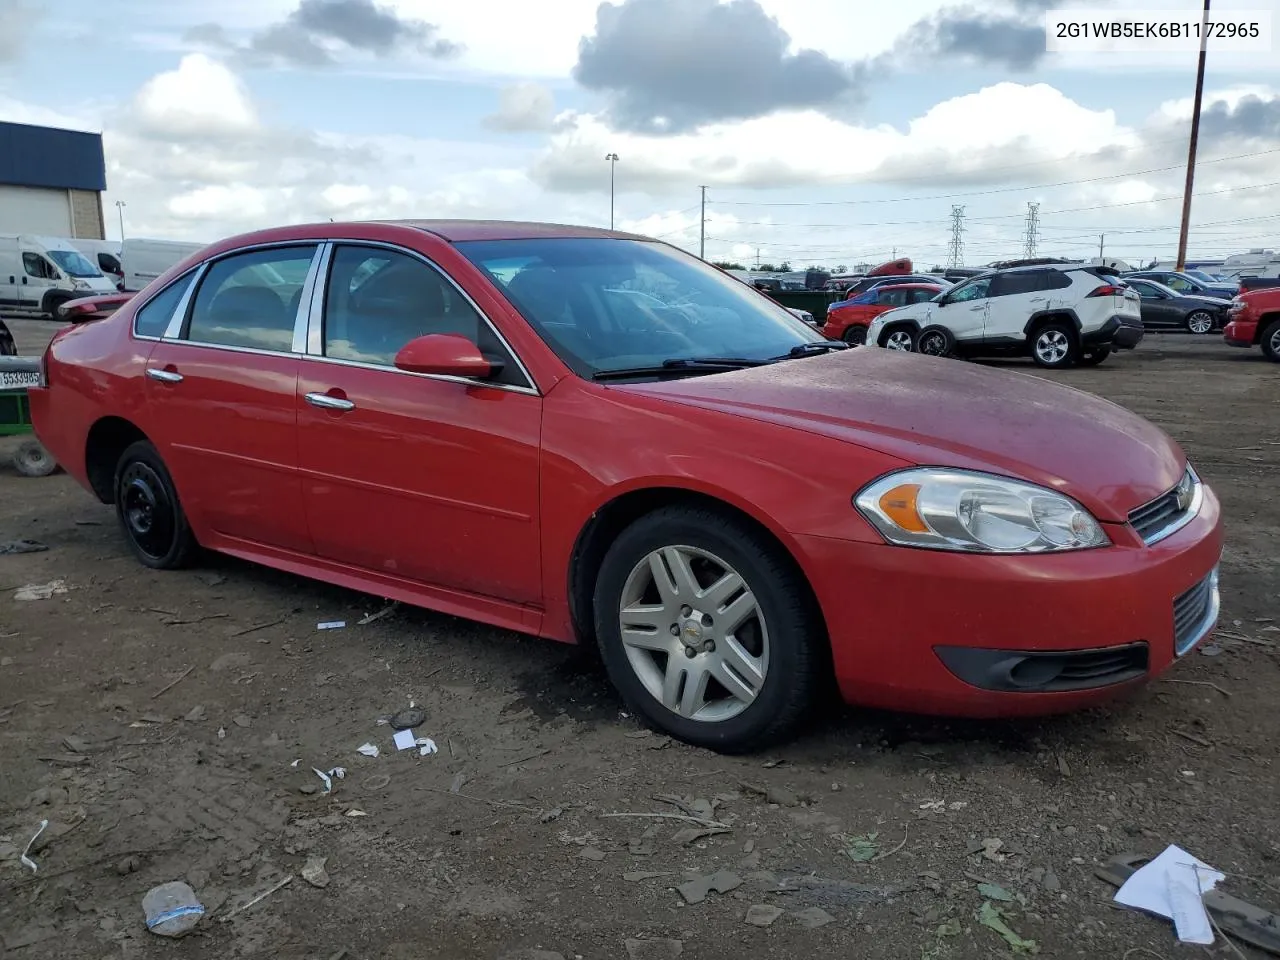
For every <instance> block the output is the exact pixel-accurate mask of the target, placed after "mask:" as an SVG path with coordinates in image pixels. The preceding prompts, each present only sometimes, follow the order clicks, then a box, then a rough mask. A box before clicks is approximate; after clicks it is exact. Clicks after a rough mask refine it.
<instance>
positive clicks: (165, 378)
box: [147, 368, 182, 383]
mask: <svg viewBox="0 0 1280 960" xmlns="http://www.w3.org/2000/svg"><path fill="white" fill-rule="evenodd" d="M147 376H148V377H150V378H151V379H152V380H159V381H160V382H161V383H181V382H182V374H180V373H178V372H177V371H176V370H156V369H155V368H150V369H148V370H147Z"/></svg>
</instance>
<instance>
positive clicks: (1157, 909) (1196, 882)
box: [1116, 845, 1226, 944]
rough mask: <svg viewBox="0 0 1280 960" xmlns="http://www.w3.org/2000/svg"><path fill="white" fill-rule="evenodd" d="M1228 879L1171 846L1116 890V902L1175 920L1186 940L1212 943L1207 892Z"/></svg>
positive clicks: (1175, 927) (1188, 941) (1182, 936)
mask: <svg viewBox="0 0 1280 960" xmlns="http://www.w3.org/2000/svg"><path fill="white" fill-rule="evenodd" d="M1225 879H1226V876H1225V875H1224V874H1223V873H1221V872H1220V871H1218V870H1215V869H1213V867H1211V866H1209V865H1208V864H1207V863H1205V862H1204V861H1203V860H1199V859H1197V858H1196V857H1193V856H1192V855H1191V854H1189V853H1187V851H1185V850H1183V849H1182V848H1181V847H1177V846H1173V845H1170V846H1169V847H1167V848H1166V849H1165V851H1164V853H1162V854H1160V856H1158V857H1156V858H1155V859H1154V860H1152V861H1151V862H1150V863H1148V864H1147V865H1146V866H1144V867H1140V868H1139V869H1138V870H1136V871H1135V872H1134V874H1133V876H1131V877H1130V878H1129V879H1128V880H1126V881H1125V882H1124V885H1123V886H1122V887H1121V888H1120V889H1119V890H1118V891H1117V892H1116V903H1122V904H1124V905H1125V906H1126V907H1133V908H1135V909H1137V910H1144V911H1146V912H1148V913H1154V914H1158V915H1159V916H1162V917H1165V918H1167V919H1169V920H1172V921H1173V925H1174V929H1175V930H1176V931H1177V934H1178V939H1179V940H1181V941H1182V942H1183V943H1198V944H1210V943H1213V927H1212V926H1210V924H1209V915H1208V914H1207V913H1206V912H1205V909H1204V895H1205V894H1206V893H1208V892H1209V891H1210V890H1212V889H1213V888H1214V887H1215V886H1217V885H1218V884H1219V883H1221V882H1222V881H1223V880H1225Z"/></svg>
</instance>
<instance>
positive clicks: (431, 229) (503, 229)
mask: <svg viewBox="0 0 1280 960" xmlns="http://www.w3.org/2000/svg"><path fill="white" fill-rule="evenodd" d="M380 222H385V223H393V224H396V225H399V226H404V227H414V228H416V229H418V230H424V231H426V232H427V233H434V234H435V235H436V236H438V237H441V238H442V239H444V240H448V241H449V242H450V243H457V242H461V241H466V240H540V239H543V238H547V237H562V238H572V239H580V240H582V239H589V238H591V239H594V238H601V237H605V238H613V239H617V240H649V239H651V238H649V237H642V236H640V235H639V234H634V233H625V232H623V231H621V230H607V229H605V228H603V227H580V226H572V225H570V224H563V223H533V222H529V221H521V220H391V221H380Z"/></svg>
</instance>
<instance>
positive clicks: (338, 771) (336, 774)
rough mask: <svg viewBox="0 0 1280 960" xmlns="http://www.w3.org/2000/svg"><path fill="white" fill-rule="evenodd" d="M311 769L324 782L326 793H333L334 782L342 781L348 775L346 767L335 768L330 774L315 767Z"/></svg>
mask: <svg viewBox="0 0 1280 960" xmlns="http://www.w3.org/2000/svg"><path fill="white" fill-rule="evenodd" d="M311 769H312V770H313V771H314V772H315V775H316V776H317V777H319V778H320V779H321V780H323V781H324V792H325V793H333V781H334V780H341V779H342V778H343V777H345V776H346V775H347V771H346V768H344V767H334V768H333V769H332V770H330V771H329V772H328V773H325V772H324V771H323V770H317V769H316V768H315V767H312V768H311Z"/></svg>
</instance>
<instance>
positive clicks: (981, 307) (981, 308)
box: [969, 304, 987, 312]
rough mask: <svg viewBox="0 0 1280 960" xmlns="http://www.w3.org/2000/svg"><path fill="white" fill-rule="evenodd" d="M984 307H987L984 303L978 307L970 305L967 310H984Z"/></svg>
mask: <svg viewBox="0 0 1280 960" xmlns="http://www.w3.org/2000/svg"><path fill="white" fill-rule="evenodd" d="M985 309H987V308H986V305H985V304H984V305H983V306H980V307H970V308H969V310H970V311H971V312H976V311H978V310H985Z"/></svg>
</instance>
